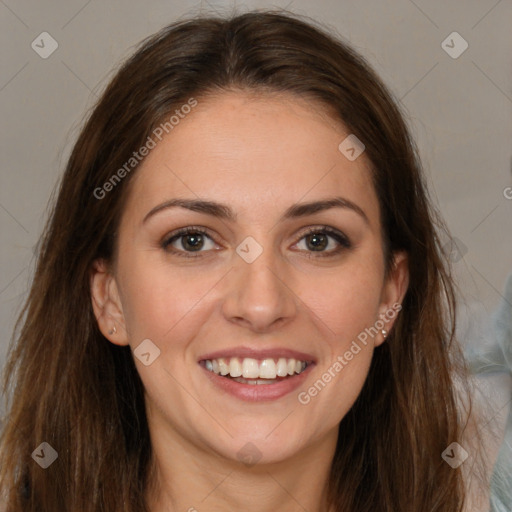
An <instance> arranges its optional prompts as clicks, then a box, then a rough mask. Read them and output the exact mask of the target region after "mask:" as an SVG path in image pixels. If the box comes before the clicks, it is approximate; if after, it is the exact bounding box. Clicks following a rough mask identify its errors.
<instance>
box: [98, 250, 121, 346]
mask: <svg viewBox="0 0 512 512" xmlns="http://www.w3.org/2000/svg"><path fill="white" fill-rule="evenodd" d="M90 286H91V299H92V307H93V310H94V315H95V316H96V320H97V321H98V327H99V328H100V331H101V332H102V333H103V336H105V338H107V339H108V340H109V341H110V342H111V343H114V344H115V345H128V336H127V332H126V324H125V319H124V314H123V307H122V305H121V300H120V298H119V292H118V288H117V283H116V280H115V277H114V276H113V275H112V273H111V272H110V269H109V267H108V265H107V262H106V261H105V260H103V259H98V260H95V261H94V263H93V265H92V269H91V279H90Z"/></svg>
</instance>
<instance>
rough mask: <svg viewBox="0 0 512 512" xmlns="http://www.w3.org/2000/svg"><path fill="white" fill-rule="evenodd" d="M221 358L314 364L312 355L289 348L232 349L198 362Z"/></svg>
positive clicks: (201, 358) (212, 353)
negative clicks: (280, 360)
mask: <svg viewBox="0 0 512 512" xmlns="http://www.w3.org/2000/svg"><path fill="white" fill-rule="evenodd" d="M221 357H239V358H242V359H243V358H245V357H250V358H253V359H278V358H280V357H284V358H287V359H291V358H293V359H296V360H298V361H306V362H311V363H315V362H316V358H315V357H314V356H313V355H311V354H306V353H305V352H299V351H297V350H291V349H289V348H269V349H255V348H251V347H233V348H226V349H223V350H217V351H215V352H209V353H208V354H204V355H202V356H201V357H200V358H199V361H205V360H207V359H209V360H212V359H219V358H221Z"/></svg>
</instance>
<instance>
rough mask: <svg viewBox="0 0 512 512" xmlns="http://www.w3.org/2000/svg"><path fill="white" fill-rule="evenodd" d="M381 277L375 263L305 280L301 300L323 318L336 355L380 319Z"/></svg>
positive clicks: (327, 336)
mask: <svg viewBox="0 0 512 512" xmlns="http://www.w3.org/2000/svg"><path fill="white" fill-rule="evenodd" d="M381 280H382V276H381V273H380V272H379V269H378V268H376V267H375V266H373V267H371V266H363V265H361V266H356V265H354V266H349V265H347V266H346V267H345V268H342V269H339V271H338V272H336V273H335V274H332V275H330V276H324V277H320V276H317V277H316V278H315V279H314V282H313V283H310V282H309V281H308V280H305V281H304V282H303V283H302V286H301V288H302V290H303V291H302V293H301V294H300V297H301V300H302V301H303V302H304V303H305V304H306V306H307V307H308V308H309V309H310V310H311V311H312V312H313V313H314V316H315V317H317V318H318V319H319V320H320V321H321V322H320V325H322V326H323V327H322V330H323V331H324V332H325V334H326V338H325V339H328V340H330V344H331V347H332V350H333V351H335V352H336V354H339V353H340V351H344V349H345V347H347V345H350V342H351V341H352V340H353V339H356V338H357V336H358V335H359V334H360V333H361V332H365V329H367V328H369V327H371V326H373V325H374V324H375V322H376V321H377V320H378V311H379V305H380V294H381V286H380V284H381ZM312 284H314V286H312ZM333 355H334V354H333Z"/></svg>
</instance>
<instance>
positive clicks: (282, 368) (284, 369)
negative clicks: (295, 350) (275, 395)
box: [276, 357, 288, 377]
mask: <svg viewBox="0 0 512 512" xmlns="http://www.w3.org/2000/svg"><path fill="white" fill-rule="evenodd" d="M276 374H277V376H278V377H286V376H287V375H288V364H287V363H286V359H285V358H284V357H280V358H279V360H278V361H277V365H276Z"/></svg>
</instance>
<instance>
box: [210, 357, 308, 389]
mask: <svg viewBox="0 0 512 512" xmlns="http://www.w3.org/2000/svg"><path fill="white" fill-rule="evenodd" d="M311 363H312V362H311V361H301V360H299V359H294V358H285V357H280V358H277V359H275V358H267V359H261V360H258V359H254V358H251V357H245V358H238V357H230V358H228V357H219V358H216V359H205V360H203V361H200V364H201V365H202V366H203V367H204V368H206V370H208V371H210V372H212V373H214V374H216V375H219V376H220V377H225V378H228V379H231V380H234V381H236V382H239V383H241V384H249V385H261V384H275V383H277V382H281V381H283V380H287V379H291V378H293V377H295V376H296V375H300V374H301V373H302V372H303V371H304V370H305V369H306V368H307V367H308V366H309V365H310V364H311Z"/></svg>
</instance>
